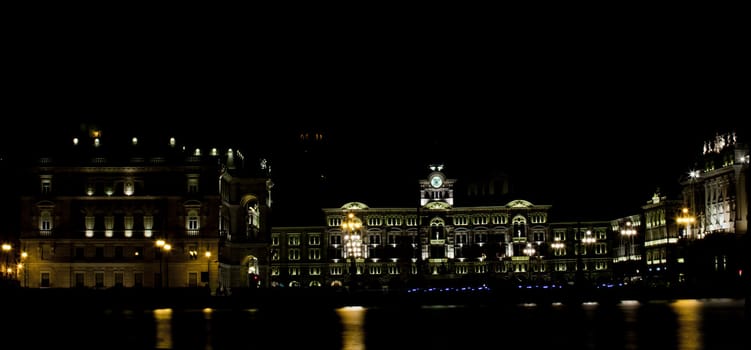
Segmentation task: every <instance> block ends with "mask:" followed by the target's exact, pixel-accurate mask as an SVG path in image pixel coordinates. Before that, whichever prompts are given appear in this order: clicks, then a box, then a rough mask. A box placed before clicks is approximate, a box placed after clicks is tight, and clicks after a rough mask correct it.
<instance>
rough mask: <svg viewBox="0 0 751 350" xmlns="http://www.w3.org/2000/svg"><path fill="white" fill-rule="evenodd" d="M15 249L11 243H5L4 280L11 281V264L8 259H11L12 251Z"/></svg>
mask: <svg viewBox="0 0 751 350" xmlns="http://www.w3.org/2000/svg"><path fill="white" fill-rule="evenodd" d="M11 249H13V247H12V246H11V245H10V244H9V243H3V254H4V255H5V265H3V278H4V279H8V280H9V279H10V262H9V260H8V258H9V257H10V250H11Z"/></svg>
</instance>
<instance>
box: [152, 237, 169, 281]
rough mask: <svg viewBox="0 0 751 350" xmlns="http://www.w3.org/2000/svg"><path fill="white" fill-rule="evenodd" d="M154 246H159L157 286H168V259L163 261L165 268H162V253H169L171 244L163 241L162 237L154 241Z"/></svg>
mask: <svg viewBox="0 0 751 350" xmlns="http://www.w3.org/2000/svg"><path fill="white" fill-rule="evenodd" d="M156 246H157V248H159V287H162V285H164V286H165V287H169V264H168V263H169V261H165V262H164V264H165V265H166V266H165V270H162V262H163V261H164V253H169V251H170V250H171V249H172V245H170V244H169V243H167V242H165V241H164V240H163V239H159V240H157V241H156ZM165 272H166V273H165ZM165 275H166V276H165Z"/></svg>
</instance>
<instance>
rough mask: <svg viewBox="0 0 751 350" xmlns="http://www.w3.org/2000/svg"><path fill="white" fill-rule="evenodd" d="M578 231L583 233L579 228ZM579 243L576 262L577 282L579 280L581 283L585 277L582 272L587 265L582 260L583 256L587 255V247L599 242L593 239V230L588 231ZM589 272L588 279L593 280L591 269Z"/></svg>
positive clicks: (580, 238)
mask: <svg viewBox="0 0 751 350" xmlns="http://www.w3.org/2000/svg"><path fill="white" fill-rule="evenodd" d="M577 231H578V232H581V229H580V228H577ZM579 242H580V243H579V247H578V249H577V252H576V260H577V264H576V274H577V278H576V280H577V282H578V281H580V280H582V277H583V273H584V272H583V271H582V270H583V269H582V267H583V265H586V263H585V262H584V260H583V258H582V255H583V254H586V253H587V249H586V246H588V245H590V244H592V243H595V242H597V240H596V239H595V238H594V237H592V231H591V230H587V231H586V233H585V234H584V235H583V236H581V237H579ZM587 270H588V273H587V279H589V280H591V279H592V273H591V271H589V269H587Z"/></svg>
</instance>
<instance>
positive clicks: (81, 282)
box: [75, 272, 86, 288]
mask: <svg viewBox="0 0 751 350" xmlns="http://www.w3.org/2000/svg"><path fill="white" fill-rule="evenodd" d="M75 279H76V283H75V286H76V288H83V287H86V275H85V274H84V273H83V272H76V276H75Z"/></svg>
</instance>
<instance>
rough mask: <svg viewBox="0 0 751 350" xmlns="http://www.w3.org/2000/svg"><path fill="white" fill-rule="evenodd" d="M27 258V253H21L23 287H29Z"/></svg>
mask: <svg viewBox="0 0 751 350" xmlns="http://www.w3.org/2000/svg"><path fill="white" fill-rule="evenodd" d="M28 257H29V253H27V252H21V268H23V286H24V287H28V286H29V267H28V266H26V259H27V258H28Z"/></svg>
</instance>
